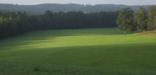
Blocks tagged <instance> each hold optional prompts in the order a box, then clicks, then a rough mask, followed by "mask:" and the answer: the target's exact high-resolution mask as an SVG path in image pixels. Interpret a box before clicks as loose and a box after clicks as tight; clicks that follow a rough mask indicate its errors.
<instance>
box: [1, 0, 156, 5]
mask: <svg viewBox="0 0 156 75" xmlns="http://www.w3.org/2000/svg"><path fill="white" fill-rule="evenodd" d="M0 3H11V4H25V5H32V4H41V3H63V4H66V3H76V4H126V5H149V4H154V5H156V0H0Z"/></svg>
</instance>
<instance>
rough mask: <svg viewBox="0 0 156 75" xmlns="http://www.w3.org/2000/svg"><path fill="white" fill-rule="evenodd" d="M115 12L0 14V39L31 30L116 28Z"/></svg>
mask: <svg viewBox="0 0 156 75" xmlns="http://www.w3.org/2000/svg"><path fill="white" fill-rule="evenodd" d="M116 19H117V12H98V13H83V12H51V11H46V12H45V13H44V14H42V15H30V14H27V13H25V12H5V13H4V12H1V13H0V38H7V37H11V36H16V35H19V34H23V33H25V32H29V31H33V30H46V29H71V28H72V29H73V28H74V29H75V28H106V27H116V26H117V25H116Z"/></svg>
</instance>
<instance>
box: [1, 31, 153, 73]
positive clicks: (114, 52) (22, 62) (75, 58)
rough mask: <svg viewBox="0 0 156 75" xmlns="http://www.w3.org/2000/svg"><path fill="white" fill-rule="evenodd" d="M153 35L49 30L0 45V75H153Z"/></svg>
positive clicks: (4, 41) (3, 42) (9, 40)
mask: <svg viewBox="0 0 156 75" xmlns="http://www.w3.org/2000/svg"><path fill="white" fill-rule="evenodd" d="M155 58H156V35H155V34H148V35H147V33H145V34H122V32H121V31H119V30H118V29H77V30H76V29H75V30H49V31H38V32H33V33H29V34H26V35H23V36H20V37H16V38H11V39H7V40H3V41H1V42H0V75H156V60H155Z"/></svg>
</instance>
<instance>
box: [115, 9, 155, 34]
mask: <svg viewBox="0 0 156 75" xmlns="http://www.w3.org/2000/svg"><path fill="white" fill-rule="evenodd" d="M117 23H118V27H119V28H120V29H121V30H124V31H125V32H143V31H149V30H154V29H156V6H151V7H150V8H149V9H147V10H146V9H144V8H142V7H140V9H139V10H137V11H133V10H132V9H130V8H125V9H122V10H121V11H120V12H119V15H118V18H117Z"/></svg>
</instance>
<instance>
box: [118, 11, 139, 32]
mask: <svg viewBox="0 0 156 75" xmlns="http://www.w3.org/2000/svg"><path fill="white" fill-rule="evenodd" d="M117 24H118V27H119V28H120V29H121V30H123V31H125V32H133V31H135V29H136V26H135V24H134V11H133V10H131V9H130V8H125V9H122V10H121V11H119V15H118V18H117Z"/></svg>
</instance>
